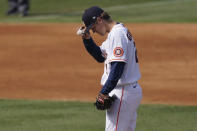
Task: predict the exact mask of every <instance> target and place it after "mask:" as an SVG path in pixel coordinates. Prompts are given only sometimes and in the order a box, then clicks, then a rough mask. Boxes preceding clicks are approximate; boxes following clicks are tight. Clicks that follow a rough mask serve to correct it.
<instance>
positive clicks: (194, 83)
mask: <svg viewBox="0 0 197 131" xmlns="http://www.w3.org/2000/svg"><path fill="white" fill-rule="evenodd" d="M79 26H80V25H79V24H0V72H1V74H0V98H14V99H48V100H79V99H80V100H84V101H86V100H90V101H92V100H94V99H95V96H96V95H97V92H98V91H99V90H100V85H99V83H100V77H101V75H102V73H103V64H98V63H96V62H95V61H94V60H93V58H91V57H90V56H89V55H88V53H87V52H86V51H85V49H84V47H83V45H82V41H81V38H80V37H78V36H76V35H75V32H76V30H77V28H78V27H79ZM126 26H127V27H128V28H129V29H130V30H131V32H132V33H133V35H134V38H135V40H136V44H137V48H138V52H139V60H140V67H141V72H142V79H141V80H140V84H141V86H142V88H143V103H165V104H184V105H197V101H196V100H197V59H196V58H197V37H196V36H197V24H126ZM94 38H95V41H96V42H98V43H101V41H103V40H104V38H101V37H99V36H97V35H96V36H94Z"/></svg>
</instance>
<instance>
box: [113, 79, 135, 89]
mask: <svg viewBox="0 0 197 131" xmlns="http://www.w3.org/2000/svg"><path fill="white" fill-rule="evenodd" d="M125 86H132V87H133V88H135V87H136V86H137V81H135V82H133V83H127V84H121V85H117V86H116V87H125Z"/></svg>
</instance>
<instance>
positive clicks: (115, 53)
mask: <svg viewBox="0 0 197 131" xmlns="http://www.w3.org/2000/svg"><path fill="white" fill-rule="evenodd" d="M82 20H83V22H84V24H85V27H82V28H80V29H79V30H78V32H77V34H78V35H81V36H82V39H83V43H84V46H85V48H86V50H87V51H88V52H89V54H90V55H92V56H93V57H94V58H95V59H96V60H97V61H98V62H99V63H104V73H103V76H102V78H101V85H102V89H101V91H100V92H99V93H98V97H97V100H96V105H97V103H99V104H98V106H97V108H98V109H101V110H102V109H107V111H106V126H105V131H134V130H135V127H136V118H137V109H138V107H139V105H140V101H141V99H142V89H141V87H140V85H139V84H138V80H139V79H140V76H141V75H140V71H139V65H138V57H137V50H136V47H135V42H134V39H133V37H132V35H131V33H130V31H129V30H128V29H127V28H126V27H125V26H124V25H123V24H122V23H118V22H115V21H113V20H112V19H111V17H110V16H109V15H108V13H106V12H104V10H103V9H101V8H100V7H97V6H93V7H90V8H88V9H86V10H85V12H84V14H83V16H82ZM90 29H91V30H92V31H93V32H96V33H98V34H99V35H101V36H104V35H105V34H108V36H107V39H106V40H105V41H104V42H103V43H102V45H101V46H97V45H96V43H95V42H94V41H93V39H92V37H91V35H90V33H89V30H90ZM112 96H115V100H114V99H113V100H110V101H109V103H110V104H109V106H107V107H106V108H105V104H104V103H105V102H106V101H105V100H106V99H108V98H112ZM102 104H103V105H102ZM107 105H108V102H107Z"/></svg>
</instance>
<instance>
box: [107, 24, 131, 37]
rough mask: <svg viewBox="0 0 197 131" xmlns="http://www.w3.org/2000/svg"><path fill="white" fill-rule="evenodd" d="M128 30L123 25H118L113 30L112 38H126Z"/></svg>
mask: <svg viewBox="0 0 197 131" xmlns="http://www.w3.org/2000/svg"><path fill="white" fill-rule="evenodd" d="M127 30H128V29H127V28H126V27H125V26H124V25H123V24H122V23H117V24H116V25H114V27H113V28H112V30H111V32H110V33H111V36H112V37H118V36H124V35H126V33H127Z"/></svg>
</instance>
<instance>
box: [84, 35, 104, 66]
mask: <svg viewBox="0 0 197 131" xmlns="http://www.w3.org/2000/svg"><path fill="white" fill-rule="evenodd" d="M83 43H84V46H85V48H86V50H87V51H88V53H89V54H90V55H91V56H93V57H94V58H95V59H96V60H97V61H98V62H99V63H102V62H104V61H105V58H104V57H103V56H102V52H101V49H100V47H99V46H97V45H96V44H95V42H94V41H93V39H92V38H90V39H83Z"/></svg>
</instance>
